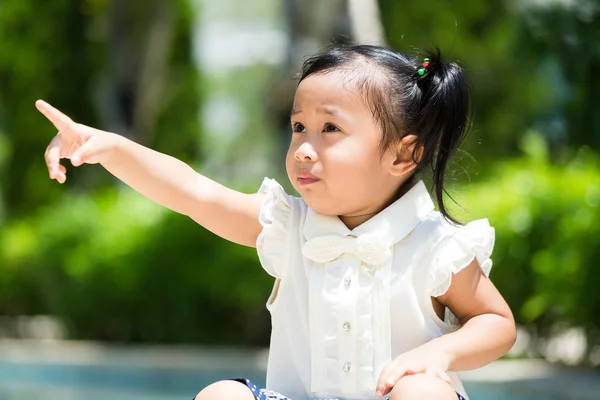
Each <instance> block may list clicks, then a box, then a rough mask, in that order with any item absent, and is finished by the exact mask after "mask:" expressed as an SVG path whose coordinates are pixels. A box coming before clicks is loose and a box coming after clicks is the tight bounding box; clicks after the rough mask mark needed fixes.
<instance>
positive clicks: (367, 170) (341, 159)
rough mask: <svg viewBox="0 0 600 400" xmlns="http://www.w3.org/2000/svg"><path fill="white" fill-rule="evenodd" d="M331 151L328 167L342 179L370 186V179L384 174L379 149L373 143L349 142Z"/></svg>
mask: <svg viewBox="0 0 600 400" xmlns="http://www.w3.org/2000/svg"><path fill="white" fill-rule="evenodd" d="M330 150H331V153H330V157H327V159H328V161H329V165H328V166H327V167H329V168H330V169H331V170H332V172H333V171H335V174H336V175H340V178H342V179H347V180H351V181H353V182H356V181H359V183H361V184H366V185H368V183H369V182H368V180H369V179H373V178H376V176H377V175H379V174H381V172H382V168H381V157H380V154H379V149H378V148H377V147H376V146H373V145H372V144H371V143H365V142H364V141H359V140H357V141H353V142H350V141H348V143H346V144H345V145H344V146H334V147H333V148H331V149H330Z"/></svg>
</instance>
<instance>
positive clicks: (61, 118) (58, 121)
mask: <svg viewBox="0 0 600 400" xmlns="http://www.w3.org/2000/svg"><path fill="white" fill-rule="evenodd" d="M35 106H36V108H37V109H38V110H39V111H40V112H41V113H42V114H44V116H45V117H46V118H48V120H50V122H52V124H54V126H55V127H56V129H58V130H59V131H60V130H63V129H66V128H67V127H68V126H69V125H70V124H71V123H73V120H72V119H71V118H69V117H68V116H66V115H65V114H63V113H62V112H60V111H58V110H57V109H56V108H54V107H52V106H51V105H50V104H48V103H46V102H45V101H44V100H38V101H36V102H35Z"/></svg>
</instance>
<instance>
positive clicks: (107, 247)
mask: <svg viewBox="0 0 600 400" xmlns="http://www.w3.org/2000/svg"><path fill="white" fill-rule="evenodd" d="M270 285H271V279H270V278H269V277H268V276H267V275H266V274H265V273H263V271H262V268H261V267H260V265H259V264H258V260H257V257H256V255H255V251H254V249H250V248H245V247H241V246H238V245H233V244H230V243H228V242H225V241H224V240H222V239H220V238H218V237H216V236H214V235H213V234H211V233H209V232H208V231H206V230H204V229H203V228H201V227H200V226H198V225H197V224H196V223H194V222H192V221H191V220H190V219H188V218H187V217H183V216H181V215H178V214H175V213H172V212H169V211H167V210H165V209H163V208H161V207H160V206H158V205H156V204H154V203H152V202H150V201H149V200H147V199H146V198H144V197H142V196H141V195H139V194H137V193H135V192H133V191H131V190H127V189H126V190H123V191H117V190H115V189H106V190H104V191H102V192H101V193H98V194H97V195H96V196H93V197H91V196H88V195H78V196H70V197H69V198H66V197H65V198H63V199H62V200H61V201H59V202H57V203H55V204H53V205H52V207H45V208H41V209H40V210H39V211H38V212H36V213H31V214H30V215H29V216H28V217H26V218H23V219H19V220H17V221H14V222H13V223H11V224H9V225H8V226H6V227H5V228H4V229H3V231H2V233H1V234H0V315H35V314H51V315H56V316H59V317H61V318H62V319H64V320H65V321H66V322H67V323H68V327H69V331H70V334H71V337H73V338H80V339H84V338H85V339H100V340H116V341H127V340H130V341H150V342H158V341H161V342H188V343H191V342H197V341H200V342H213V343H224V342H230V343H247V344H257V343H261V344H265V340H266V338H267V337H268V328H269V323H268V315H267V314H266V311H265V310H264V304H265V302H266V298H267V295H268V293H269V286H270ZM261 322H262V323H261ZM215 324H218V326H213V325H215Z"/></svg>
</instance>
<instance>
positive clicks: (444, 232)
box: [418, 212, 495, 297]
mask: <svg viewBox="0 0 600 400" xmlns="http://www.w3.org/2000/svg"><path fill="white" fill-rule="evenodd" d="M418 229H421V231H422V233H421V235H422V236H425V235H426V236H427V240H425V241H423V243H426V245H425V250H424V254H426V255H427V256H426V259H427V262H426V264H427V265H428V266H429V268H428V281H429V290H430V293H431V295H432V296H434V297H437V296H440V295H441V294H443V293H445V292H446V291H447V290H448V287H449V285H450V281H451V277H452V275H454V274H456V273H458V272H460V271H461V270H463V269H464V268H466V267H467V266H468V265H469V264H471V263H472V262H473V261H474V260H476V261H477V262H478V264H479V265H480V267H481V269H482V271H483V272H484V274H485V275H486V276H487V275H489V272H490V270H491V268H492V260H491V255H492V251H493V248H494V241H495V232H494V228H493V227H492V226H490V223H489V221H488V220H487V219H478V220H474V221H471V222H469V223H467V224H464V225H457V224H454V223H452V222H450V221H447V220H446V219H445V218H444V217H443V216H442V215H441V214H440V213H439V212H434V213H432V214H431V215H430V216H429V217H428V218H427V219H426V220H424V221H423V223H422V224H420V225H419V227H418Z"/></svg>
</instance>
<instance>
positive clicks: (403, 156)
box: [390, 135, 423, 176]
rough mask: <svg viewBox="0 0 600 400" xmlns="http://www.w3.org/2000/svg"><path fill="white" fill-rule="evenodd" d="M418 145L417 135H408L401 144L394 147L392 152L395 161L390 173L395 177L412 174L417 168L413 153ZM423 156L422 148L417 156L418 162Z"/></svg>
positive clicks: (401, 140)
mask: <svg viewBox="0 0 600 400" xmlns="http://www.w3.org/2000/svg"><path fill="white" fill-rule="evenodd" d="M416 145H417V136H416V135H406V136H404V137H403V138H402V139H400V142H399V143H398V144H397V145H396V146H394V147H393V148H392V149H391V151H392V152H394V160H393V162H392V165H391V167H390V173H391V174H392V175H393V176H402V175H406V174H407V173H409V172H411V171H412V170H413V169H415V168H416V167H417V164H416V163H415V160H413V152H414V150H415V146H416ZM422 156H423V148H422V147H421V148H420V149H419V150H418V151H417V154H416V159H417V161H418V160H420V159H421V157H422Z"/></svg>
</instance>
